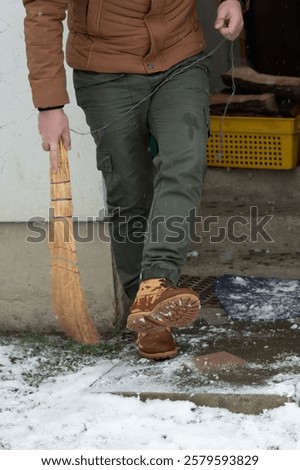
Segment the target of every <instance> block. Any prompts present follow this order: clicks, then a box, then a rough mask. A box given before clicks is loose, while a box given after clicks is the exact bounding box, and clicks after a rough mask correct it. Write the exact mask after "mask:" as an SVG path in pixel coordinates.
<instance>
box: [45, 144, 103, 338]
mask: <svg viewBox="0 0 300 470" xmlns="http://www.w3.org/2000/svg"><path fill="white" fill-rule="evenodd" d="M50 181H51V212H52V217H51V220H50V232H49V251H50V266H51V294H52V295H51V297H52V308H53V311H54V314H55V315H56V317H57V319H58V321H59V324H60V326H61V328H62V329H63V331H64V332H65V333H66V335H67V336H70V337H72V338H73V339H75V340H76V341H78V342H80V343H85V344H96V343H98V341H99V334H98V331H97V328H96V326H95V324H94V322H93V320H92V318H91V315H90V313H89V311H88V306H87V302H86V298H85V295H84V291H83V289H82V285H81V279H80V273H79V268H78V261H77V254H76V243H75V239H74V231H73V206H72V193H71V184H70V170H69V162H68V153H67V151H66V149H65V147H64V145H63V144H62V142H60V151H59V166H58V171H57V172H56V173H54V172H51V174H50Z"/></svg>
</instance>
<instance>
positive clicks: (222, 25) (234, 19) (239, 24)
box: [215, 0, 244, 41]
mask: <svg viewBox="0 0 300 470" xmlns="http://www.w3.org/2000/svg"><path fill="white" fill-rule="evenodd" d="M243 26H244V21H243V14H242V9H241V5H240V3H239V2H238V1H236V0H227V1H224V2H222V3H221V5H220V6H219V8H218V11H217V19H216V22H215V29H216V30H217V31H219V32H220V33H221V34H222V36H223V37H224V38H225V39H228V40H229V41H234V40H235V39H236V38H237V37H238V36H239V34H240V32H241V31H242V29H243Z"/></svg>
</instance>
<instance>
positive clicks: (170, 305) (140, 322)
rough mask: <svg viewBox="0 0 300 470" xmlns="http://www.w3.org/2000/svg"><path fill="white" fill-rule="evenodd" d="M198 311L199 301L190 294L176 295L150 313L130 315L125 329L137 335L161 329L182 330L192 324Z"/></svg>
mask: <svg viewBox="0 0 300 470" xmlns="http://www.w3.org/2000/svg"><path fill="white" fill-rule="evenodd" d="M199 311H200V300H199V298H198V297H196V296H193V295H190V294H178V295H177V296H174V297H172V298H170V299H166V300H164V301H162V302H159V304H158V305H157V306H156V307H155V308H154V309H153V310H152V311H151V312H138V313H131V314H130V315H129V317H128V320H127V328H129V330H133V331H137V332H138V333H149V332H151V333H154V332H155V331H161V330H162V328H166V327H167V328H168V327H169V328H182V327H184V326H187V325H190V324H191V323H193V322H194V321H195V320H196V318H197V316H198V314H199Z"/></svg>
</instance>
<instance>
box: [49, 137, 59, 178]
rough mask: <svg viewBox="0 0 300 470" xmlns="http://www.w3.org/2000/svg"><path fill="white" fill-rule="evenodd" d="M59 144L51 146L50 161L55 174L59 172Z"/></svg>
mask: <svg viewBox="0 0 300 470" xmlns="http://www.w3.org/2000/svg"><path fill="white" fill-rule="evenodd" d="M58 152H59V150H58V144H57V143H53V144H50V161H51V170H52V172H53V173H56V172H57V170H58Z"/></svg>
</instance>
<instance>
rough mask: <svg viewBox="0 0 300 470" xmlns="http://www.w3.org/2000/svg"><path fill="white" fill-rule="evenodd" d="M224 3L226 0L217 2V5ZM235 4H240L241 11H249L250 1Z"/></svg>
mask: <svg viewBox="0 0 300 470" xmlns="http://www.w3.org/2000/svg"><path fill="white" fill-rule="evenodd" d="M225 1H226V0H219V1H218V3H219V5H220V4H221V3H223V2H225ZM237 2H240V4H241V7H242V10H243V11H247V10H248V9H249V5H250V0H237Z"/></svg>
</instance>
